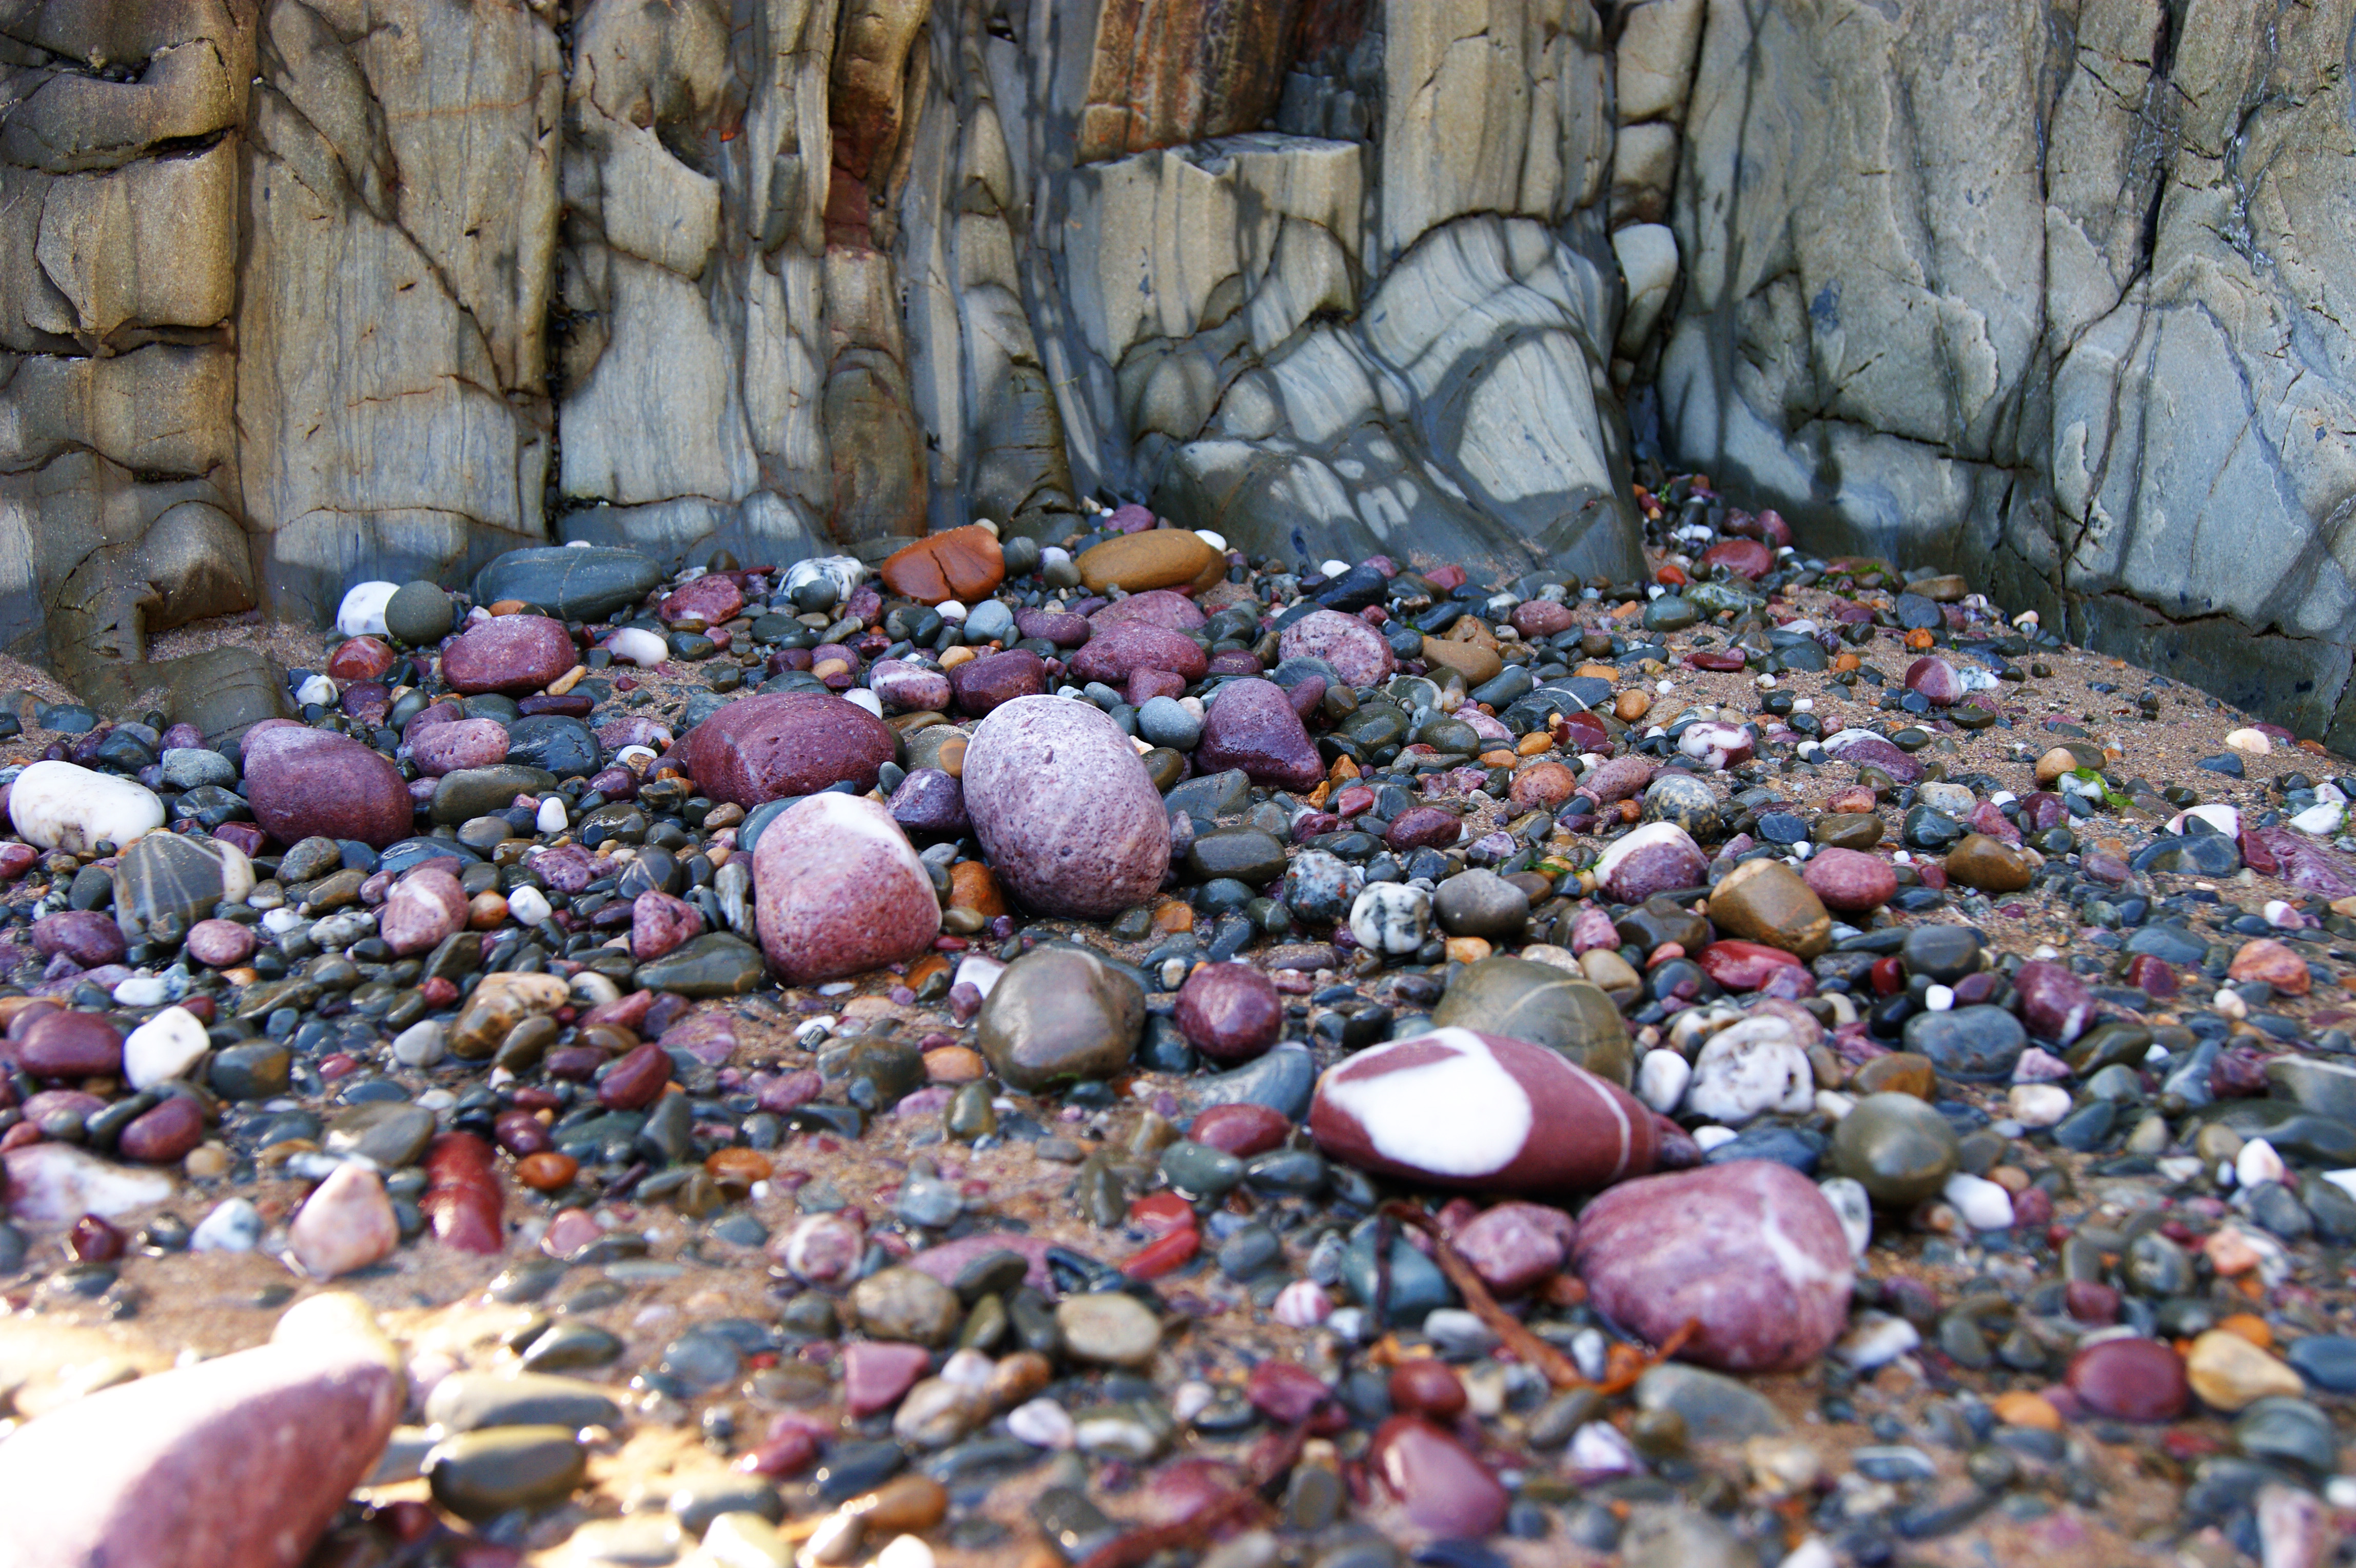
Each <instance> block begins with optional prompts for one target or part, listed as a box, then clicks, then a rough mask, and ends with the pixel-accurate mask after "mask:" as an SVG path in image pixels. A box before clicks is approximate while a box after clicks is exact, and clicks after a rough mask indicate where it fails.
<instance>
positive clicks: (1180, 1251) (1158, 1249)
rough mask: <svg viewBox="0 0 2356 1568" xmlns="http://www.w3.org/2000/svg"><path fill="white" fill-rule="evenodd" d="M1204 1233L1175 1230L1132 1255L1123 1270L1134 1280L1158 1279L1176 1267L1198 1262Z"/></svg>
mask: <svg viewBox="0 0 2356 1568" xmlns="http://www.w3.org/2000/svg"><path fill="white" fill-rule="evenodd" d="M1202 1247H1203V1233H1202V1232H1201V1231H1199V1230H1194V1229H1193V1228H1192V1227H1189V1228H1187V1229H1186V1230H1173V1231H1172V1232H1170V1234H1168V1235H1167V1236H1164V1237H1162V1240H1159V1241H1149V1242H1147V1243H1146V1244H1145V1245H1144V1246H1142V1247H1140V1248H1139V1249H1138V1250H1137V1251H1134V1252H1132V1253H1130V1256H1129V1262H1125V1263H1123V1264H1121V1266H1120V1272H1121V1273H1124V1274H1126V1275H1128V1276H1129V1277H1130V1279H1133V1280H1158V1279H1160V1278H1161V1277H1162V1275H1164V1274H1166V1273H1170V1272H1171V1271H1173V1270H1174V1269H1183V1268H1184V1267H1185V1266H1186V1265H1187V1264H1188V1263H1190V1262H1194V1254H1195V1253H1196V1252H1198V1251H1202Z"/></svg>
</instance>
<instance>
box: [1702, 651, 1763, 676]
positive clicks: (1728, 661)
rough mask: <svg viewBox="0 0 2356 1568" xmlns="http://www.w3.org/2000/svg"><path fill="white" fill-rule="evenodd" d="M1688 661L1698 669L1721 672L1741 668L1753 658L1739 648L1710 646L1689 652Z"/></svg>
mask: <svg viewBox="0 0 2356 1568" xmlns="http://www.w3.org/2000/svg"><path fill="white" fill-rule="evenodd" d="M1686 662H1687V664H1690V665H1692V666H1693V667H1694V668H1695V669H1697V670H1716V671H1720V672H1725V671H1735V670H1740V669H1741V668H1742V667H1743V666H1745V665H1746V664H1748V663H1750V662H1751V660H1749V659H1748V658H1747V657H1746V656H1745V655H1744V654H1743V652H1742V650H1740V649H1739V648H1737V649H1720V648H1709V649H1704V650H1701V651H1699V652H1697V653H1688V654H1687V655H1686Z"/></svg>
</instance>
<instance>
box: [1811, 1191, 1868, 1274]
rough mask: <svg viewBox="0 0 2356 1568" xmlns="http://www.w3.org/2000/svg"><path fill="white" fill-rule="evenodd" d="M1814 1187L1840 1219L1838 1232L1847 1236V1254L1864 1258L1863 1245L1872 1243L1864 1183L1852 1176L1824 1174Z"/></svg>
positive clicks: (1864, 1248)
mask: <svg viewBox="0 0 2356 1568" xmlns="http://www.w3.org/2000/svg"><path fill="white" fill-rule="evenodd" d="M1816 1190H1817V1191H1818V1192H1821V1193H1823V1194H1824V1195H1825V1201H1826V1203H1829V1204H1831V1205H1832V1206H1833V1213H1834V1214H1835V1215H1836V1216H1837V1218H1838V1219H1839V1220H1840V1226H1841V1234H1842V1235H1844V1236H1846V1237H1847V1238H1848V1255H1849V1256H1850V1257H1852V1258H1862V1257H1864V1256H1865V1250H1866V1248H1868V1247H1869V1246H1871V1245H1872V1244H1873V1198H1872V1196H1871V1195H1870V1194H1869V1193H1868V1192H1867V1191H1866V1190H1865V1184H1864V1183H1863V1182H1861V1181H1858V1179H1857V1178H1856V1177H1854V1176H1826V1178H1825V1179H1824V1180H1822V1181H1820V1182H1818V1183H1816Z"/></svg>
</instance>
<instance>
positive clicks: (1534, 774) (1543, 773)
mask: <svg viewBox="0 0 2356 1568" xmlns="http://www.w3.org/2000/svg"><path fill="white" fill-rule="evenodd" d="M1578 791H1579V775H1578V774H1576V773H1573V772H1572V771H1571V770H1570V769H1569V768H1565V767H1564V766H1563V765H1562V764H1561V763H1559V762H1552V761H1547V762H1539V763H1534V764H1532V765H1531V766H1529V767H1527V768H1523V769H1522V770H1521V771H1520V772H1519V773H1516V774H1515V775H1514V783H1513V788H1512V789H1511V790H1510V791H1509V794H1510V797H1511V799H1512V800H1513V802H1514V805H1515V809H1516V810H1519V811H1560V810H1562V804H1563V802H1564V801H1566V800H1569V799H1570V798H1571V796H1573V795H1574V794H1576V793H1578Z"/></svg>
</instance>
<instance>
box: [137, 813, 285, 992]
mask: <svg viewBox="0 0 2356 1568" xmlns="http://www.w3.org/2000/svg"><path fill="white" fill-rule="evenodd" d="M252 890H253V863H252V861H250V860H248V859H247V858H246V856H245V852H244V851H243V850H241V849H239V848H238V847H237V846H236V845H235V844H233V843H228V842H227V841H226V840H222V839H198V838H192V837H190V836H188V835H187V834H185V833H149V834H148V835H147V836H146V837H145V838H143V839H141V840H140V841H139V842H138V843H134V844H133V845H132V846H131V847H130V848H129V849H128V850H125V851H124V852H123V855H122V856H121V858H119V859H118V860H117V861H116V862H115V865H114V918H115V921H116V923H117V924H119V925H121V926H122V928H123V935H125V936H126V937H128V938H130V939H131V940H134V941H137V940H141V939H142V938H144V937H145V935H146V933H147V931H148V929H149V928H151V927H153V926H154V925H155V923H156V922H157V921H159V920H163V919H166V918H170V919H173V920H177V921H181V922H184V923H186V922H201V921H202V920H203V919H204V918H205V917H207V916H209V915H210V914H211V913H212V910H213V907H214V906H215V905H217V904H222V903H238V902H241V901H242V900H243V899H244V897H245V896H246V895H247V894H248V893H250V892H252ZM190 934H191V935H193V934H194V931H193V929H191V932H190ZM252 940H253V939H252V934H251V933H248V935H247V937H246V942H247V949H246V950H247V951H248V952H251V951H252ZM192 956H194V955H192ZM208 961H209V960H206V959H203V958H201V957H198V962H199V963H203V962H208ZM235 961H242V959H239V960H235Z"/></svg>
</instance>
